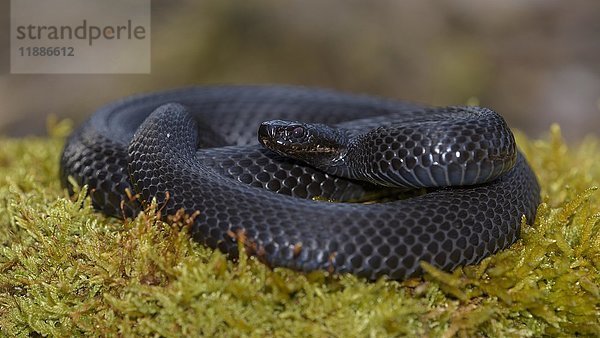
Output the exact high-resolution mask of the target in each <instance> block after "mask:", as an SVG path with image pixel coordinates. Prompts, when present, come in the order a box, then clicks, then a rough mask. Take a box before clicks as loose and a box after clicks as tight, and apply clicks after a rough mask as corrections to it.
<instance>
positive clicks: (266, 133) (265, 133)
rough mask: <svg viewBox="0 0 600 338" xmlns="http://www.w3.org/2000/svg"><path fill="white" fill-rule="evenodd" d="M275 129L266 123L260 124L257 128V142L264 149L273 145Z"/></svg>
mask: <svg viewBox="0 0 600 338" xmlns="http://www.w3.org/2000/svg"><path fill="white" fill-rule="evenodd" d="M274 135H275V127H273V126H271V125H269V124H268V123H265V122H263V123H261V124H260V127H258V142H260V144H262V145H263V146H265V147H269V146H271V145H273V144H274Z"/></svg>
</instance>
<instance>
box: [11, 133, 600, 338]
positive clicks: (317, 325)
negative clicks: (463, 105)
mask: <svg viewBox="0 0 600 338" xmlns="http://www.w3.org/2000/svg"><path fill="white" fill-rule="evenodd" d="M50 130H51V136H50V137H48V138H28V139H2V138H0V243H1V247H0V335H3V336H14V335H17V336H28V335H32V334H33V335H37V334H40V335H44V336H45V335H49V336H80V335H93V336H98V335H100V336H147V335H151V336H165V337H180V336H182V335H198V334H200V335H204V336H213V335H216V336H278V337H279V336H340V337H349V336H359V337H365V336H433V337H453V336H459V337H472V336H492V337H511V336H514V337H524V336H541V335H550V336H573V335H581V336H598V335H600V319H599V318H600V273H599V270H600V222H599V220H600V199H599V198H598V197H599V196H598V195H599V193H598V192H597V191H596V188H595V187H596V186H599V185H600V151H599V150H600V149H599V143H598V142H599V141H598V140H597V139H594V138H588V139H585V140H583V141H582V142H581V143H580V144H579V145H577V146H573V147H567V146H566V145H565V143H564V142H563V140H562V138H561V135H560V130H559V128H558V127H556V126H555V127H553V128H552V129H551V131H550V133H549V135H548V136H547V137H546V138H545V139H543V140H537V141H531V140H528V139H526V138H525V137H523V136H522V135H518V141H519V144H520V147H521V148H522V149H523V151H524V152H525V153H526V155H527V157H528V159H529V160H530V162H531V164H532V166H533V167H534V170H535V171H536V173H537V174H538V177H539V180H540V183H541V185H542V189H543V191H542V195H543V196H544V198H543V204H542V205H541V207H540V209H539V212H538V215H537V218H536V221H535V223H534V224H531V225H527V224H524V226H523V229H522V234H521V239H520V240H519V241H518V242H517V243H516V244H515V245H513V246H512V247H511V248H510V249H508V250H505V251H503V252H501V253H499V254H497V255H495V256H493V257H490V258H487V259H485V260H484V261H483V262H482V263H481V264H479V265H476V266H470V267H466V268H463V269H459V270H457V271H455V272H454V273H452V274H448V273H444V272H440V271H438V270H435V269H434V268H432V267H429V266H425V269H426V270H427V272H428V273H427V275H426V276H425V277H424V278H422V279H412V280H408V281H405V282H403V283H397V282H392V281H386V280H380V281H378V282H376V283H366V282H364V281H361V280H359V279H357V278H355V277H353V276H349V275H343V276H333V277H332V276H327V275H326V274H324V273H313V274H300V273H295V272H292V271H288V270H285V269H274V270H271V269H269V268H267V267H265V266H264V265H262V264H261V263H259V262H257V261H256V260H255V259H253V258H248V257H242V258H241V259H240V261H239V262H236V263H234V262H230V261H228V260H226V259H225V257H224V256H223V255H221V254H220V253H218V252H213V251H211V250H208V249H205V248H203V247H201V246H199V245H196V244H195V243H193V242H191V241H190V240H189V237H188V235H187V233H186V231H185V230H184V229H185V224H186V221H187V220H186V219H185V218H183V217H182V218H180V219H179V220H178V221H176V222H175V224H174V225H167V224H165V223H163V222H161V221H160V220H159V219H158V216H157V211H156V210H155V208H150V209H149V210H147V211H146V212H145V213H143V214H141V215H140V216H139V217H138V218H137V219H135V220H129V221H120V220H117V219H110V218H106V217H103V216H102V215H100V214H98V213H96V212H94V211H93V210H92V209H91V208H90V205H89V201H88V200H87V199H85V198H83V197H82V196H84V194H83V193H82V194H80V196H79V197H76V198H69V197H68V196H67V195H66V193H65V192H64V191H63V189H61V187H60V184H59V181H58V179H57V172H58V165H57V161H58V157H59V153H60V151H61V147H62V144H63V142H64V135H66V133H67V131H68V130H69V125H68V123H65V122H62V123H54V124H53V126H52V127H51V128H50ZM82 205H83V208H82V207H81V206H82ZM182 225H183V227H182ZM182 229H183V230H182Z"/></svg>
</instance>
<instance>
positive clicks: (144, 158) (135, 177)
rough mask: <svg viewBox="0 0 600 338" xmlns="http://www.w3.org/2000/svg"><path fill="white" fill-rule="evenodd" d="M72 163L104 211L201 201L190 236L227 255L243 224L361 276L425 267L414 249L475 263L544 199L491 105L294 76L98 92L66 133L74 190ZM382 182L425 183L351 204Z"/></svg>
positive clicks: (295, 258)
mask: <svg viewBox="0 0 600 338" xmlns="http://www.w3.org/2000/svg"><path fill="white" fill-rule="evenodd" d="M274 119H278V120H275V121H270V122H264V121H269V120H274ZM282 120H284V121H282ZM288 120H301V121H302V122H294V121H288ZM261 122H264V123H263V124H262V125H261ZM259 126H260V127H259ZM331 126H333V127H331ZM257 130H258V134H259V138H260V143H262V144H263V145H265V146H267V147H268V148H270V149H267V148H265V147H263V146H261V145H260V144H258V140H257V137H256V134H257ZM68 176H72V177H73V178H74V179H75V181H76V182H77V183H78V184H80V185H85V184H87V185H88V186H89V189H90V195H91V198H92V201H93V204H94V206H95V207H97V208H98V209H100V210H102V211H103V212H104V213H106V214H108V215H113V216H133V215H135V214H136V213H137V212H139V210H141V204H144V203H146V202H148V201H150V200H151V199H152V198H156V199H157V201H158V203H159V204H160V205H164V209H163V210H164V211H165V212H166V213H167V214H173V213H175V212H176V211H178V210H180V209H184V210H185V211H186V212H187V213H189V214H192V213H194V212H196V211H198V212H199V214H198V216H197V217H196V219H195V222H194V225H193V227H192V235H193V237H194V238H195V239H196V240H197V241H199V242H201V243H203V244H205V245H208V246H209V247H212V248H218V249H220V250H221V251H223V252H225V253H228V254H229V255H230V256H231V257H236V256H237V254H238V252H237V248H238V246H237V242H236V241H237V240H240V238H241V236H243V239H244V243H245V244H246V245H247V248H249V249H251V252H252V253H253V254H256V255H258V256H259V257H260V258H261V259H262V260H264V261H265V262H266V263H267V264H269V265H272V266H285V267H289V268H293V269H297V270H302V271H310V270H316V269H324V270H330V271H335V272H351V273H354V274H357V275H359V276H364V277H366V278H369V279H375V278H377V277H379V276H383V275H385V276H388V277H390V278H392V279H404V278H407V277H410V276H415V275H418V274H419V273H421V268H420V265H419V262H420V261H426V262H428V263H430V264H433V265H434V266H437V267H439V268H442V269H444V270H451V269H453V268H455V267H457V266H459V265H465V264H472V263H476V262H479V261H480V260H481V259H483V258H484V257H486V256H488V255H490V254H492V253H495V252H497V251H498V250H501V249H504V248H506V247H508V246H509V245H510V244H512V243H513V242H514V241H515V240H516V239H517V237H518V234H519V229H520V224H521V219H522V217H523V216H525V217H527V219H528V220H530V221H531V220H532V218H533V217H534V215H535V210H536V207H537V205H538V203H539V187H538V183H537V180H536V178H535V175H534V174H533V172H532V171H531V169H530V168H529V166H528V164H527V162H526V161H525V159H524V158H523V156H522V155H521V154H520V153H519V152H518V151H517V150H516V147H515V144H514V138H513V136H512V134H511V133H510V130H509V129H508V127H507V126H506V123H505V122H504V120H503V119H502V118H501V117H500V116H498V115H497V114H496V113H494V112H493V111H490V110H487V109H483V108H475V107H464V108H428V107H423V106H418V105H413V104H408V103H402V102H395V101H388V100H383V99H378V98H372V97H366V96H355V95H349V94H342V93H337V92H333V91H326V90H318V89H306V88H298V87H288V86H221V87H195V88H187V89H180V90H174V91H168V92H161V93H155V94H149V95H142V96H136V97H132V98H129V99H126V100H124V101H121V102H117V103H114V104H112V105H109V106H106V107H104V108H102V109H100V110H99V111H98V112H96V113H95V114H94V115H93V116H92V117H91V118H90V119H89V120H88V121H87V122H86V123H84V124H83V125H82V126H81V127H79V128H78V129H77V130H76V131H75V132H74V133H73V134H72V135H71V136H70V138H69V139H68V140H67V144H66V146H65V149H64V152H63V155H62V158H61V177H62V180H63V184H64V185H65V186H67V187H69V188H70V189H72V187H71V186H70V184H69V181H68V179H67V177H68ZM376 184H379V185H384V186H387V187H388V188H385V189H387V190H388V191H392V192H393V191H395V190H394V189H397V188H389V187H398V186H405V187H413V188H414V187H427V188H429V192H428V193H426V194H423V195H419V196H416V197H412V198H407V199H401V200H392V201H387V202H381V203H373V204H363V203H350V202H351V201H359V200H365V199H368V198H369V196H371V195H372V194H373V193H377V192H378V191H380V190H381V188H380V187H378V186H377V185H376ZM127 189H129V190H130V191H132V192H133V193H137V194H139V195H140V198H139V199H138V200H130V199H128V198H127V194H126V190H127ZM315 198H319V199H329V200H335V201H338V202H339V203H330V202H325V201H317V200H314V199H315ZM232 234H233V235H232Z"/></svg>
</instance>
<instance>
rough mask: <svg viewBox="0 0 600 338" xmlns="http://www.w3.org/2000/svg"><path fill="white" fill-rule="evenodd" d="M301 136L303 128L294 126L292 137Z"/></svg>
mask: <svg viewBox="0 0 600 338" xmlns="http://www.w3.org/2000/svg"><path fill="white" fill-rule="evenodd" d="M302 136H304V128H302V127H296V128H294V129H293V130H292V137H294V138H301V137H302Z"/></svg>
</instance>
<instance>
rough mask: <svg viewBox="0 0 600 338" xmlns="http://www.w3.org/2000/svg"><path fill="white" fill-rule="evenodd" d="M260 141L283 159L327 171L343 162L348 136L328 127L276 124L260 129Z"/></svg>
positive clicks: (267, 124)
mask: <svg viewBox="0 0 600 338" xmlns="http://www.w3.org/2000/svg"><path fill="white" fill-rule="evenodd" d="M258 140H259V142H260V143H261V144H262V145H263V146H264V147H266V148H268V149H270V150H272V151H274V152H276V153H278V154H280V155H283V156H286V157H291V158H294V159H297V160H301V161H304V162H306V163H308V164H310V165H312V166H315V167H317V168H323V167H329V166H333V165H335V164H336V163H337V162H339V161H341V160H342V158H343V157H344V155H345V153H346V143H347V136H346V133H345V132H344V131H343V130H342V129H337V128H333V127H330V126H327V125H324V124H319V123H301V122H296V121H284V120H272V121H267V122H263V123H262V124H261V125H260V127H259V128H258Z"/></svg>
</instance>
